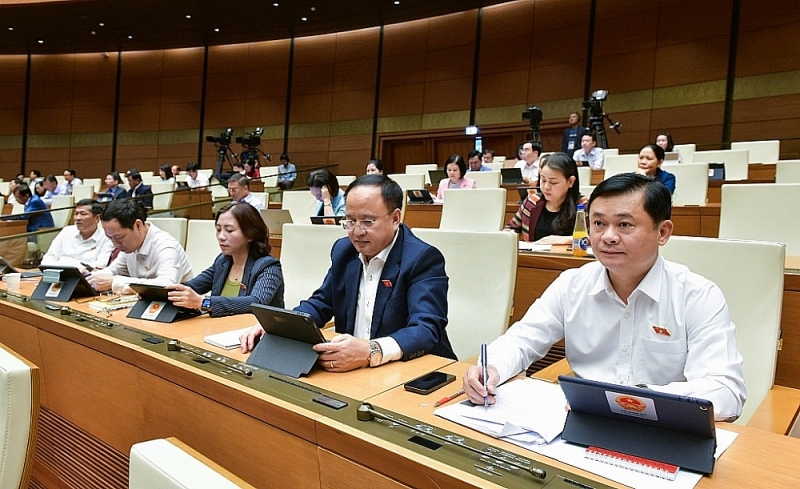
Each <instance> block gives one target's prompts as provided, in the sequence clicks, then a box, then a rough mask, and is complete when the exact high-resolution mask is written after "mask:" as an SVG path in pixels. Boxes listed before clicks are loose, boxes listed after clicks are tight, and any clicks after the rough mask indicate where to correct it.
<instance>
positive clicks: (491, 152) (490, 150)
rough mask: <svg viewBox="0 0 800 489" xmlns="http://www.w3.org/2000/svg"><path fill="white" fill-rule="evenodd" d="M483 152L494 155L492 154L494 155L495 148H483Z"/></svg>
mask: <svg viewBox="0 0 800 489" xmlns="http://www.w3.org/2000/svg"><path fill="white" fill-rule="evenodd" d="M483 154H484V155H492V156H494V150H493V149H490V148H483Z"/></svg>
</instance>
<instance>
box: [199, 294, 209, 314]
mask: <svg viewBox="0 0 800 489" xmlns="http://www.w3.org/2000/svg"><path fill="white" fill-rule="evenodd" d="M200 310H201V311H203V312H208V311H210V310H211V297H203V303H202V304H201V305H200Z"/></svg>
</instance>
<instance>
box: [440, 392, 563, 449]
mask: <svg viewBox="0 0 800 489" xmlns="http://www.w3.org/2000/svg"><path fill="white" fill-rule="evenodd" d="M566 405H567V400H566V398H565V397H564V393H563V392H562V391H561V387H559V386H558V384H553V383H550V382H546V381H543V380H537V379H524V380H517V381H515V382H509V383H507V384H503V385H501V386H500V387H498V388H497V394H496V395H495V403H494V404H492V405H491V406H489V409H485V408H484V407H483V405H474V404H472V403H471V402H469V401H464V402H460V403H458V404H453V405H451V406H446V407H443V408H440V409H437V410H436V411H434V414H436V415H437V416H441V417H442V418H445V419H448V420H450V421H453V422H454V423H458V424H460V425H464V426H467V427H469V428H472V429H474V430H477V431H480V432H481V433H485V434H487V435H490V436H494V437H495V438H507V439H508V440H509V441H513V442H517V443H518V444H523V445H525V444H533V445H541V444H544V443H549V442H551V441H552V440H553V439H554V438H556V437H557V436H558V435H559V434H560V433H561V431H562V430H563V429H564V421H565V420H566V418H567V410H566Z"/></svg>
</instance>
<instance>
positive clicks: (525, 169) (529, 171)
mask: <svg viewBox="0 0 800 489" xmlns="http://www.w3.org/2000/svg"><path fill="white" fill-rule="evenodd" d="M514 168H519V169H520V170H522V178H527V179H528V180H530V182H531V183H530V184H531V185H538V182H539V158H536V161H534V162H533V163H531V164H530V165H529V164H528V162H527V161H525V160H519V161H518V162H516V163H515V164H514Z"/></svg>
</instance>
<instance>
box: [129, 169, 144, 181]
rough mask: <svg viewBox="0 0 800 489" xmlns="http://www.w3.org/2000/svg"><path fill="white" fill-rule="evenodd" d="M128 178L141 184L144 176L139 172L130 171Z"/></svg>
mask: <svg viewBox="0 0 800 489" xmlns="http://www.w3.org/2000/svg"><path fill="white" fill-rule="evenodd" d="M128 178H130V179H131V180H135V181H137V182H141V181H142V174H141V173H139V172H138V171H135V170H129V171H128Z"/></svg>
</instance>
